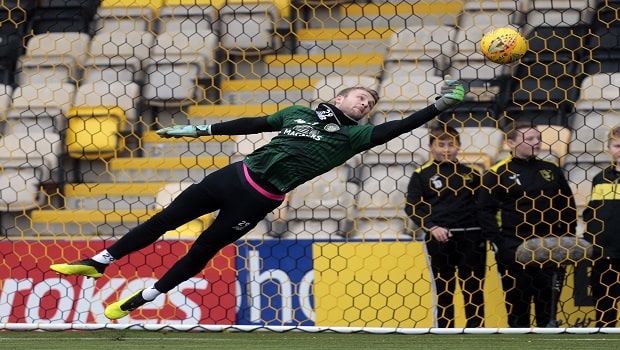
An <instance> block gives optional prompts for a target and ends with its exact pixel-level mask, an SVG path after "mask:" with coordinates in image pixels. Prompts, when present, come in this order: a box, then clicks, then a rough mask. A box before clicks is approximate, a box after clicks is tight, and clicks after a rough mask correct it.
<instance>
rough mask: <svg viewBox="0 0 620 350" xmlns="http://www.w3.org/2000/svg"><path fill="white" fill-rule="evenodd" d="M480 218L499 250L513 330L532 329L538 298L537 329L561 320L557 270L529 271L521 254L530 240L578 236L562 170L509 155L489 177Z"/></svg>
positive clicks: (480, 204)
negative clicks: (555, 300) (519, 258)
mask: <svg viewBox="0 0 620 350" xmlns="http://www.w3.org/2000/svg"><path fill="white" fill-rule="evenodd" d="M498 212H499V213H500V217H499V222H498V217H497V214H498ZM478 218H479V222H480V226H481V229H482V232H483V233H484V234H485V236H486V237H487V238H488V239H489V240H490V241H491V242H493V243H494V244H495V245H496V246H497V248H498V251H497V254H496V257H497V262H498V268H499V271H500V274H501V275H502V287H503V289H504V291H505V293H506V308H507V311H508V324H509V326H510V327H530V326H531V325H530V305H531V302H532V299H533V300H534V304H535V308H536V310H535V311H536V324H537V326H538V327H546V326H547V325H549V323H550V322H551V321H553V320H554V319H555V315H552V314H551V313H552V310H553V309H552V302H551V301H552V300H553V298H552V289H551V287H552V279H553V273H554V268H542V269H541V268H537V267H527V268H523V265H522V264H521V263H519V262H517V261H516V257H515V252H516V249H517V247H518V246H519V245H520V244H522V243H523V242H524V241H525V240H527V239H529V238H534V237H546V236H550V235H556V236H561V235H566V234H574V233H575V228H576V219H577V210H576V207H575V201H574V198H573V194H572V191H571V189H570V187H569V185H568V182H567V181H566V178H565V177H564V174H563V173H562V170H561V169H560V168H559V167H558V166H557V165H555V164H553V163H550V162H547V161H544V160H541V159H539V158H532V159H519V158H513V157H512V155H509V156H508V157H507V158H506V159H504V160H502V161H500V162H499V163H497V164H495V165H494V166H493V167H491V169H490V170H489V171H488V172H487V173H485V174H484V176H483V180H482V188H481V190H480V191H479V197H478ZM500 223H501V224H500Z"/></svg>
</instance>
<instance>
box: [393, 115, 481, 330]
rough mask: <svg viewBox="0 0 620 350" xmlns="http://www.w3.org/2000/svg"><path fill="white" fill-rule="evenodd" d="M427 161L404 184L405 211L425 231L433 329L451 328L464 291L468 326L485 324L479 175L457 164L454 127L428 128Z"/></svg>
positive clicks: (458, 144)
mask: <svg viewBox="0 0 620 350" xmlns="http://www.w3.org/2000/svg"><path fill="white" fill-rule="evenodd" d="M428 134H429V148H430V156H431V159H430V160H429V161H428V162H427V163H425V164H424V165H422V166H421V167H419V168H418V169H416V170H415V172H414V173H413V174H412V175H411V180H410V181H409V185H408V187H407V194H406V199H407V202H406V205H405V213H406V214H407V216H409V218H411V220H412V221H413V222H414V223H415V224H416V225H417V226H418V227H421V228H422V229H423V230H424V231H425V232H426V237H425V242H426V250H427V251H428V255H429V257H430V265H431V271H432V273H433V279H434V282H435V293H436V295H437V296H436V304H437V327H439V328H452V327H454V292H455V290H456V284H457V282H458V283H459V286H460V289H461V291H462V293H463V299H464V300H463V304H464V308H465V317H466V327H467V328H476V327H484V291H483V288H482V287H483V285H484V276H485V272H486V253H487V244H486V240H485V239H484V237H483V235H482V232H481V231H480V226H479V225H478V220H477V218H476V196H477V193H478V189H479V188H480V181H481V176H480V173H478V171H476V170H474V169H472V168H471V167H469V166H467V165H465V164H462V163H459V162H458V159H457V155H458V151H459V147H460V144H461V141H460V136H459V133H458V131H456V129H454V128H453V127H451V126H449V125H445V124H443V123H437V124H433V125H431V126H430V127H429V132H428Z"/></svg>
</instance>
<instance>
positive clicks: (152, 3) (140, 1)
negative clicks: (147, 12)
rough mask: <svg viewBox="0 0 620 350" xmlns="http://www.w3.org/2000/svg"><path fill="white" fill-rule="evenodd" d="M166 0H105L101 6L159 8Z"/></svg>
mask: <svg viewBox="0 0 620 350" xmlns="http://www.w3.org/2000/svg"><path fill="white" fill-rule="evenodd" d="M163 4H164V0H103V1H102V2H101V7H149V8H152V9H158V8H159V7H160V6H162V5H163Z"/></svg>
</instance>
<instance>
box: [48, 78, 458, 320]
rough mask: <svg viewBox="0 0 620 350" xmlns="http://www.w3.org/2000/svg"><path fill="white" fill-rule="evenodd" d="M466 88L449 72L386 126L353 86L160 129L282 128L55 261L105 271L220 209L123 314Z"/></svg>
mask: <svg viewBox="0 0 620 350" xmlns="http://www.w3.org/2000/svg"><path fill="white" fill-rule="evenodd" d="M464 93H465V91H464V88H463V86H462V84H460V83H459V82H458V81H456V80H452V79H451V78H450V77H449V76H446V79H445V81H444V84H443V85H442V87H441V93H440V96H439V97H438V98H437V100H436V102H435V103H433V104H431V105H430V106H428V107H426V108H424V109H421V110H419V111H417V112H415V113H413V114H411V115H410V116H408V117H406V118H404V119H402V120H395V121H389V122H386V123H383V124H380V125H358V122H359V121H360V120H361V119H362V118H364V117H365V116H367V115H368V114H369V112H370V111H371V110H372V108H373V107H374V106H375V104H376V103H377V102H378V100H379V95H378V93H377V92H376V91H374V90H371V89H369V88H366V87H350V88H346V89H344V90H342V91H340V92H339V93H338V94H337V96H336V97H335V100H334V101H333V104H330V103H321V104H319V106H318V107H317V108H316V110H313V109H310V108H307V107H303V106H291V107H287V108H284V109H282V110H280V111H278V112H276V113H274V114H272V115H270V116H267V117H248V118H239V119H235V120H231V121H226V122H221V123H216V124H213V125H197V126H194V125H176V126H171V127H166V128H162V129H160V130H158V131H157V133H158V134H159V135H160V136H161V137H165V138H168V137H200V136H207V135H245V134H255V133H261V132H271V131H279V134H278V135H277V136H275V137H274V138H273V139H272V140H271V141H270V142H269V143H268V144H267V145H265V146H263V147H261V148H259V149H257V150H256V151H254V152H253V153H251V154H249V155H248V156H246V157H245V159H244V160H243V161H241V162H236V163H233V164H230V165H228V166H226V167H224V168H222V169H220V170H217V171H215V172H213V173H211V174H209V175H207V176H206V177H205V178H204V179H203V180H202V181H201V182H199V183H196V184H193V185H191V186H189V187H188V188H187V189H185V190H184V191H183V192H182V193H180V194H179V196H178V197H177V198H175V199H174V200H173V201H172V203H170V205H168V206H167V207H166V208H164V209H163V210H162V211H161V212H159V213H157V214H155V215H154V216H153V217H151V218H150V219H149V220H147V221H146V222H144V223H143V224H140V225H138V226H137V227H135V228H133V229H132V230H130V231H129V232H128V233H127V234H125V235H124V236H123V237H121V238H120V239H119V240H118V241H117V242H115V243H114V244H113V245H111V246H110V247H108V248H107V249H105V250H103V251H101V252H99V253H98V254H96V255H95V256H93V257H92V258H90V259H85V260H80V261H77V262H71V263H63V264H54V265H51V266H50V268H51V269H52V270H53V271H56V272H57V273H59V274H63V275H81V276H86V277H93V278H99V277H101V276H103V273H104V270H105V268H106V266H107V265H108V264H110V263H113V262H115V261H117V260H119V259H121V258H123V257H124V256H126V255H128V254H130V253H132V252H135V251H138V250H140V249H142V248H145V247H147V246H149V245H150V244H152V243H154V242H155V241H156V240H157V239H159V238H160V237H161V236H162V235H163V234H164V233H166V232H167V231H169V230H174V229H176V228H177V227H179V226H181V225H182V224H185V223H187V222H189V221H191V220H193V219H195V218H197V217H200V216H202V215H205V214H207V213H211V212H214V211H217V210H219V213H218V215H217V217H216V218H215V220H214V221H213V223H212V224H211V225H210V226H209V227H208V228H207V229H206V230H205V231H204V232H202V233H201V234H200V235H199V236H198V238H196V240H195V241H194V243H193V244H192V246H191V247H190V249H189V251H188V252H187V254H186V255H185V256H183V257H181V258H180V259H179V260H178V261H177V262H176V263H175V264H174V265H173V266H172V267H171V268H170V269H169V270H168V271H167V272H166V273H165V274H164V275H163V276H162V277H161V278H160V279H159V280H158V281H157V282H156V283H155V284H154V285H152V286H150V287H147V288H145V289H143V290H140V291H137V292H135V293H133V294H131V295H130V296H128V297H127V298H124V299H122V300H119V301H116V302H114V303H112V304H110V305H108V306H107V307H106V308H105V312H104V314H105V316H106V317H107V318H109V319H112V320H115V319H119V318H122V317H125V316H127V315H128V314H129V313H130V312H131V311H133V310H135V309H136V308H138V307H140V306H142V305H144V304H145V303H147V302H148V301H152V300H154V299H155V298H156V297H157V296H159V295H160V294H164V293H167V292H169V291H170V290H172V289H173V288H174V287H176V286H177V285H179V284H181V283H182V282H184V281H186V280H188V279H189V278H191V277H193V276H195V275H196V274H198V273H199V272H200V271H202V269H203V268H204V267H205V266H206V265H207V263H208V262H209V261H210V260H211V258H213V256H215V254H216V253H217V252H218V251H220V250H221V249H222V248H224V247H225V246H227V245H228V244H231V243H233V242H235V241H236V240H238V239H239V238H241V237H243V236H244V235H245V234H246V233H248V232H249V231H250V230H251V229H253V228H254V227H255V226H256V225H257V224H258V222H260V220H262V219H263V218H264V217H265V216H266V215H267V214H268V213H269V212H271V211H273V210H274V209H276V208H277V207H278V206H279V205H280V204H281V203H282V201H283V200H284V199H285V195H286V193H287V192H289V191H291V190H293V189H294V188H295V187H296V186H298V185H300V184H302V183H304V182H306V181H308V180H310V179H312V178H314V177H316V176H319V175H321V174H323V173H325V172H327V171H329V170H330V169H332V168H334V167H336V166H338V165H341V164H343V163H344V162H345V161H346V160H348V159H349V158H351V157H353V156H354V155H356V154H357V153H360V152H362V151H365V150H368V149H370V148H372V147H374V146H377V145H379V144H382V143H385V142H387V141H389V140H391V139H393V138H395V137H397V136H399V135H401V134H403V133H406V132H410V131H411V130H413V129H415V128H417V127H419V126H421V125H423V124H424V123H426V122H428V121H429V120H431V119H432V118H434V117H435V116H437V115H438V114H439V113H440V112H442V111H445V110H447V109H449V108H450V107H452V106H453V105H455V104H457V103H459V102H461V101H462V100H463V97H464Z"/></svg>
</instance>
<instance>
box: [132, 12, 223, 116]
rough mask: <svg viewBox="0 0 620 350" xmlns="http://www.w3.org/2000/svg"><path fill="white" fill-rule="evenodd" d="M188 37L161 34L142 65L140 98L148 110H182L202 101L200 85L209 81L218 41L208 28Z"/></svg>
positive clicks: (214, 70) (213, 71)
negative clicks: (147, 106) (173, 107)
mask: <svg viewBox="0 0 620 350" xmlns="http://www.w3.org/2000/svg"><path fill="white" fill-rule="evenodd" d="M199 24H201V25H203V26H204V27H202V28H200V29H199V30H198V31H196V32H194V33H192V34H189V35H188V34H187V33H174V32H170V33H168V32H164V33H160V34H159V35H158V36H157V41H156V43H155V45H154V46H153V47H152V48H151V54H150V57H149V59H147V60H146V61H145V63H144V73H145V77H146V79H145V84H144V89H143V96H144V99H145V101H146V102H147V103H148V104H149V105H150V106H155V107H171V106H183V105H189V104H192V103H197V102H198V101H201V100H202V98H203V96H202V89H200V88H199V83H198V82H199V81H200V80H201V79H204V78H212V77H213V76H215V74H216V70H217V65H216V63H215V60H214V55H215V50H216V48H217V43H218V37H217V35H216V34H215V32H214V31H213V30H212V28H211V27H210V26H209V25H210V24H209V23H207V22H206V21H202V22H199Z"/></svg>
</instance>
